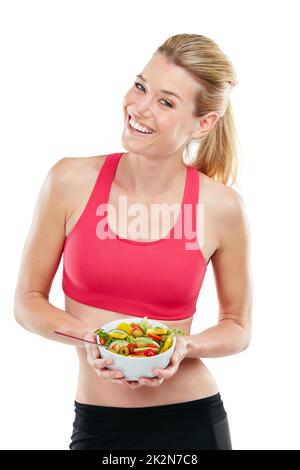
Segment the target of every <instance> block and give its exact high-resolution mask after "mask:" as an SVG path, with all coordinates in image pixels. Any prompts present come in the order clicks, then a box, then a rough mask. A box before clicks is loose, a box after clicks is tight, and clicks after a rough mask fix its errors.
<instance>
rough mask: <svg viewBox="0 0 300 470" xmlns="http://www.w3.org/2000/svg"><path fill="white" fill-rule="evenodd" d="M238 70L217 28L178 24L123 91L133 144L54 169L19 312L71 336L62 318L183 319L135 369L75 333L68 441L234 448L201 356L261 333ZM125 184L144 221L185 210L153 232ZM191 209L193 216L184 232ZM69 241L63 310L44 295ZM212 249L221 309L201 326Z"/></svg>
mask: <svg viewBox="0 0 300 470" xmlns="http://www.w3.org/2000/svg"><path fill="white" fill-rule="evenodd" d="M235 84H236V79H235V73H234V70H233V67H232V65H231V63H230V61H229V59H228V58H227V57H226V56H225V55H224V53H223V52H222V51H221V50H220V49H219V47H218V46H217V45H216V44H215V43H214V42H213V41H212V40H211V39H209V38H206V37H204V36H200V35H196V34H180V35H176V36H173V37H170V38H169V39H167V40H166V41H165V43H164V44H163V45H162V46H160V47H159V48H158V49H157V51H156V52H155V53H154V55H153V56H152V58H151V60H150V61H149V62H148V63H147V65H146V67H145V68H144V70H143V71H142V73H141V74H139V75H138V76H137V80H136V81H135V82H134V83H133V85H132V87H131V88H130V89H129V91H128V92H127V94H126V96H125V98H124V101H123V112H124V132H123V135H122V145H123V146H124V148H125V149H126V150H127V153H125V152H124V153H113V154H110V155H103V156H97V157H88V158H63V159H61V160H59V161H58V162H57V163H56V164H55V165H54V166H53V167H52V168H51V170H50V171H49V173H48V175H47V177H46V180H45V182H44V184H43V186H42V190H41V192H40V195H39V198H38V203H37V206H36V210H35V215H34V220H33V223H32V227H31V230H30V234H29V236H28V239H27V242H26V246H25V249H24V254H23V258H22V263H21V268H20V273H19V279H18V284H17V288H16V294H15V310H14V311H15V317H16V320H17V321H18V322H19V323H20V324H21V325H22V326H23V327H24V328H26V329H28V330H30V331H32V332H34V333H37V334H40V335H42V336H45V337H46V338H49V339H53V340H55V341H61V342H65V343H68V344H72V340H71V339H70V340H69V339H66V338H65V337H63V336H58V335H56V334H55V333H54V331H55V330H60V331H61V332H63V333H65V334H69V335H73V336H80V337H81V338H85V339H88V340H92V341H93V340H95V335H94V332H95V330H96V329H98V328H101V326H102V325H104V324H105V323H107V322H110V321H112V320H116V319H120V320H122V319H124V318H126V317H129V316H138V317H143V316H147V317H148V318H149V319H160V320H161V321H163V322H164V323H165V324H167V325H168V326H169V327H170V328H178V329H182V330H183V331H184V332H185V335H184V336H177V344H176V348H175V350H174V354H173V355H172V358H171V361H170V363H169V365H168V366H167V368H166V369H164V370H158V371H155V373H156V376H155V377H154V378H151V379H150V378H141V379H140V380H139V381H134V382H130V381H126V380H125V379H124V377H123V378H122V376H119V372H118V371H117V370H115V369H109V368H108V367H107V366H108V365H109V363H108V362H107V361H106V360H104V359H102V358H101V357H100V355H99V352H98V350H97V349H96V348H95V347H94V346H92V345H88V344H87V343H86V346H85V347H80V346H81V345H79V344H78V343H76V350H77V353H78V358H79V365H80V367H79V378H78V388H77V393H76V398H75V421H74V427H73V433H72V437H71V443H70V445H69V448H70V449H195V450H196V449H231V448H232V445H231V437H230V431H229V424H228V420H227V413H226V411H225V408H224V406H223V402H222V400H221V396H220V392H219V390H218V386H217V384H216V382H215V380H214V378H213V377H212V375H211V373H210V372H209V370H208V369H207V367H206V366H205V365H204V364H203V362H202V360H201V358H205V357H219V356H225V355H230V354H235V353H238V352H240V351H242V350H244V349H245V348H247V346H248V344H249V341H250V335H251V333H250V331H251V320H250V315H251V303H252V287H251V275H250V266H249V258H250V256H249V251H250V248H249V244H250V243H249V230H248V224H247V216H246V211H245V206H244V202H243V199H242V198H241V196H240V195H239V194H238V193H237V192H236V191H235V190H234V189H232V188H230V187H229V186H227V182H228V180H229V177H230V176H232V175H233V177H234V178H235V172H236V159H235V154H236V147H235V128H234V121H233V116H232V109H231V104H230V92H231V89H232V87H233V86H234V85H235ZM134 128H135V129H136V130H135V129H134ZM138 129H139V130H138ZM192 140H196V141H199V142H200V145H199V149H198V152H197V155H196V158H195V160H194V162H193V165H186V164H185V163H184V162H183V152H184V150H185V148H186V146H187V145H188V144H189V143H190V142H191V141H192ZM120 196H122V197H123V198H125V200H126V211H127V207H128V208H129V210H130V208H132V207H134V206H133V204H134V203H137V202H138V203H139V205H142V207H143V208H146V211H142V216H141V217H140V219H139V223H141V224H142V227H145V226H147V224H146V222H147V216H148V213H149V208H151V209H152V206H153V204H168V205H170V204H174V203H176V204H177V206H176V207H178V208H179V212H178V211H177V213H176V216H175V219H174V220H175V223H173V221H172V223H170V218H169V221H168V224H167V225H166V224H165V222H166V217H164V218H163V224H160V223H159V222H157V219H154V218H153V217H152V216H151V220H150V221H151V224H150V227H151V232H150V231H149V230H148V226H147V229H146V230H144V232H143V233H142V236H141V234H140V231H138V230H137V226H139V225H137V224H134V223H133V222H131V224H130V223H129V222H130V218H127V217H126V218H125V217H124V214H125V210H124V209H122V208H121V209H120V208H119V203H120V201H121V197H120ZM119 198H120V199H119ZM123 200H124V199H123ZM186 206H189V208H190V209H191V211H190V212H189V211H186V212H185V207H186ZM103 207H104V209H105V208H106V209H107V211H106V212H105V210H104V211H103ZM172 207H173V206H172ZM99 208H100V209H99ZM198 208H204V209H205V212H204V211H200V210H198ZM113 214H114V215H115V216H116V217H113ZM203 214H204V215H203ZM119 215H120V216H121V217H122V219H121V220H122V222H121V223H120V224H119V225H117V223H116V220H119ZM131 215H132V212H131ZM202 215H203V217H202ZM181 216H182V218H181ZM100 217H102V218H100ZM149 219H150V218H149ZM103 221H104V223H103ZM182 221H184V222H185V223H186V222H189V223H190V225H189V224H188V227H189V228H188V230H187V231H186V225H184V232H183V234H182V232H181V236H178V231H177V229H178V227H179V224H180V223H182ZM127 225H128V226H129V227H128V228H129V231H128V230H127V228H126V227H127ZM134 228H135V230H134ZM175 229H176V230H175ZM189 230H190V231H191V232H192V235H194V238H193V237H191V236H190V235H191V233H189ZM153 233H155V235H154V236H153ZM193 240H194V242H193ZM62 253H64V268H63V284H62V287H63V290H64V293H65V311H64V310H61V309H59V308H56V307H54V306H53V305H52V304H51V303H50V302H49V300H48V299H49V292H50V288H51V284H52V280H53V277H54V275H55V273H56V270H57V268H58V266H59V262H60V260H61V255H62ZM210 260H211V262H212V266H213V270H214V275H215V280H216V287H217V293H218V299H219V305H220V308H219V321H218V323H217V325H214V326H212V327H211V328H208V329H207V330H205V331H203V332H201V333H199V334H195V335H191V334H190V330H191V325H192V320H193V314H194V313H195V310H196V301H197V297H198V294H199V291H200V288H201V284H202V282H203V279H204V276H205V273H206V269H207V263H208V262H209V261H210ZM73 344H74V343H73ZM77 344H78V345H77ZM82 344H85V343H82ZM112 364H113V363H111V365H112ZM142 431H143V432H142Z"/></svg>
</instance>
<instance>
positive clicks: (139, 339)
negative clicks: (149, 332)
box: [136, 336, 160, 347]
mask: <svg viewBox="0 0 300 470" xmlns="http://www.w3.org/2000/svg"><path fill="white" fill-rule="evenodd" d="M136 340H137V341H143V342H144V343H147V344H155V346H158V347H160V344H159V343H158V342H157V341H155V340H154V339H152V338H150V337H148V336H140V337H139V338H136Z"/></svg>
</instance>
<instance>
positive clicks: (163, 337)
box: [95, 317, 185, 380]
mask: <svg viewBox="0 0 300 470" xmlns="http://www.w3.org/2000/svg"><path fill="white" fill-rule="evenodd" d="M95 334H96V338H97V343H98V349H99V352H100V355H101V357H103V358H108V359H113V361H114V364H112V365H110V366H108V368H109V369H117V370H121V371H122V372H123V374H124V378H125V379H126V380H139V379H140V378H141V377H155V374H154V373H153V369H156V368H159V369H164V368H165V367H167V365H168V364H169V362H170V359H171V356H172V353H173V351H174V348H175V344H176V335H184V334H185V333H184V331H183V330H181V329H170V328H169V327H168V326H167V325H165V324H164V323H161V322H159V321H157V320H151V319H148V317H143V318H142V319H141V318H140V317H128V318H125V319H122V320H115V321H112V322H110V323H107V324H106V325H103V326H102V328H100V329H98V330H96V331H95Z"/></svg>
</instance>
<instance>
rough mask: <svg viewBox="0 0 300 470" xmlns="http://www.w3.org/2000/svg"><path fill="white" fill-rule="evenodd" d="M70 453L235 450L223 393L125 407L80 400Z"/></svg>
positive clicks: (76, 410) (76, 409)
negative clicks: (178, 401) (186, 399)
mask: <svg viewBox="0 0 300 470" xmlns="http://www.w3.org/2000/svg"><path fill="white" fill-rule="evenodd" d="M69 449H70V450H84V449H93V450H100V449H106V450H111V449H115V450H116V449H121V450H124V449H143V450H149V449H152V450H156V449H164V450H185V449H194V450H215V449H219V450H221V449H222V450H232V447H231V438H230V431H229V425H228V420H227V413H226V411H225V409H224V406H223V402H222V400H221V396H220V394H219V393H217V394H216V395H212V396H210V397H206V398H201V399H199V400H193V401H187V402H181V403H171V404H167V405H159V406H147V407H142V408H141V407H136V408H121V407H114V406H113V407H111V406H96V405H88V404H84V403H78V402H77V401H75V421H74V423H73V433H72V436H71V443H70V444H69Z"/></svg>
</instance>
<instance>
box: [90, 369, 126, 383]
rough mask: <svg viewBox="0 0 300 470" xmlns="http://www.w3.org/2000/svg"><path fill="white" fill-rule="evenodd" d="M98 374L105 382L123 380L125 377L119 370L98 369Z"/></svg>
mask: <svg viewBox="0 0 300 470" xmlns="http://www.w3.org/2000/svg"><path fill="white" fill-rule="evenodd" d="M96 371H97V374H98V375H99V377H101V378H102V379H104V380H112V379H121V378H122V377H124V375H123V373H122V372H121V371H119V370H109V369H105V368H104V369H103V368H102V369H96Z"/></svg>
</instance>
